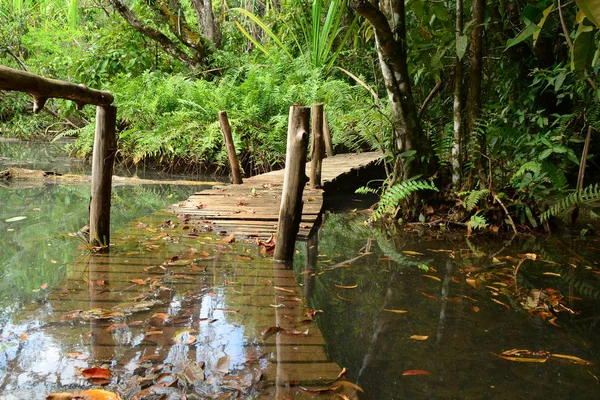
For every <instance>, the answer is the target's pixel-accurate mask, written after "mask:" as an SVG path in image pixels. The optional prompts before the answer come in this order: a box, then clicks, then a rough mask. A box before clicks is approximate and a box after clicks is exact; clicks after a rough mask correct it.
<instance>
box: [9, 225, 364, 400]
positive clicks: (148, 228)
mask: <svg viewBox="0 0 600 400" xmlns="http://www.w3.org/2000/svg"><path fill="white" fill-rule="evenodd" d="M168 217H169V214H166V213H165V214H163V215H160V216H154V217H152V216H151V217H148V218H145V219H144V221H143V222H141V221H140V222H135V223H132V224H131V227H130V228H129V229H126V230H123V231H120V232H117V234H115V236H114V238H113V239H114V240H113V246H114V247H113V251H111V253H110V254H92V255H89V254H88V255H84V256H82V257H80V258H79V259H77V260H76V261H75V262H73V263H72V264H71V265H69V266H68V268H67V270H68V273H67V276H66V277H65V278H64V279H63V280H61V281H60V282H59V283H58V284H56V285H55V286H54V287H53V288H47V289H43V290H44V292H45V294H44V303H45V304H44V306H40V304H38V303H35V304H31V305H30V306H28V307H26V308H25V309H24V310H23V312H22V313H21V316H20V318H19V319H20V321H22V322H19V321H15V322H14V324H12V325H11V327H9V328H7V329H5V330H4V331H3V333H4V334H5V338H6V341H7V343H6V344H7V345H8V346H12V345H13V344H14V346H16V347H15V348H17V347H18V351H15V352H13V353H11V355H9V356H8V359H7V360H5V363H6V364H5V366H6V369H5V372H6V374H5V375H4V376H3V375H2V374H1V373H0V393H4V395H6V396H8V397H7V398H10V399H12V398H15V399H16V398H28V399H38V398H39V399H43V398H46V396H47V395H48V394H50V393H51V392H65V391H74V390H81V389H87V388H91V387H94V386H95V385H103V387H104V388H105V389H107V390H111V391H114V392H119V393H120V394H121V395H122V396H123V398H124V399H146V398H158V397H159V396H160V395H161V394H162V395H165V396H167V395H169V396H170V397H169V398H183V397H177V396H178V394H180V393H187V394H188V395H189V394H193V395H194V396H197V397H193V396H192V397H191V398H219V399H221V398H259V399H284V398H290V399H295V398H299V399H300V398H301V399H308V398H313V396H315V398H319V399H327V398H333V397H334V395H335V391H332V392H331V393H329V394H325V395H323V394H319V393H314V392H311V391H310V390H311V389H310V388H311V387H313V388H314V387H321V388H322V387H323V386H325V387H327V386H329V385H330V384H332V382H335V381H337V380H338V375H339V374H340V372H341V368H340V366H339V365H338V364H337V363H335V362H331V361H330V360H329V358H328V356H327V354H326V351H325V340H324V338H323V335H322V333H321V331H320V330H319V328H318V326H317V325H316V321H314V319H316V318H320V317H318V316H314V313H315V311H314V310H311V309H310V308H309V306H308V299H306V298H305V297H304V295H303V288H301V287H300V286H299V285H298V282H297V280H296V277H295V274H294V271H293V270H292V269H287V268H286V267H285V266H284V264H280V263H277V262H273V261H272V260H271V257H270V256H268V255H265V254H261V253H260V251H259V250H258V248H257V246H256V244H254V243H252V242H251V243H241V242H240V243H238V242H231V243H230V240H228V239H223V238H219V237H216V236H215V235H214V233H212V232H208V233H204V234H194V233H192V232H191V230H190V229H189V226H188V225H186V224H181V223H173V222H171V221H165V220H167V219H168ZM302 276H303V277H304V279H305V280H307V279H314V277H312V278H311V277H310V276H308V275H306V274H304V275H302ZM305 284H306V285H305V286H306V287H308V286H309V285H310V283H309V282H305ZM42 349H46V350H47V349H50V350H47V351H46V350H42ZM33 354H35V356H33ZM98 367H102V368H108V369H109V370H110V376H107V377H105V379H97V380H94V379H86V378H85V377H84V376H82V372H81V370H82V369H83V368H98ZM0 372H2V370H0ZM18 376H27V377H28V380H22V379H20V378H19V379H17V377H18ZM39 382H45V383H44V384H43V385H41V384H38V383H39ZM302 388H305V389H302ZM306 388H309V389H308V391H307V389H306ZM341 389H344V387H341V388H340V390H341ZM346 393H347V395H348V396H350V397H347V398H353V397H352V396H351V392H346ZM153 395H155V397H153ZM11 396H12V397H11ZM198 396H199V397H198ZM0 397H2V396H0ZM3 398H4V397H3ZM161 398H163V397H161Z"/></svg>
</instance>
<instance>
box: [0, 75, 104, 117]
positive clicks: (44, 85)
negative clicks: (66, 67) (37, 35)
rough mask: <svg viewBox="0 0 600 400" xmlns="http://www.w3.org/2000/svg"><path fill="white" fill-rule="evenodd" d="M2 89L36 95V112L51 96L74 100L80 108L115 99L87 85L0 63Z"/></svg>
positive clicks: (101, 104) (0, 84)
mask: <svg viewBox="0 0 600 400" xmlns="http://www.w3.org/2000/svg"><path fill="white" fill-rule="evenodd" d="M0 90H14V91H19V92H25V93H29V94H31V95H33V97H34V109H33V111H34V112H36V113H37V112H39V111H40V110H41V109H42V108H43V107H44V104H45V103H46V100H47V99H48V98H50V97H55V98H59V99H66V100H72V101H74V102H75V103H77V105H78V108H79V107H81V106H82V105H84V104H94V105H96V106H108V105H110V104H111V103H112V102H113V101H114V97H113V95H112V94H111V93H109V92H105V91H100V90H95V89H90V88H88V87H86V86H85V85H75V84H74V83H70V82H65V81H59V80H57V79H50V78H44V77H42V76H38V75H35V74H32V73H30V72H27V71H20V70H18V69H13V68H9V67H5V66H2V65H0Z"/></svg>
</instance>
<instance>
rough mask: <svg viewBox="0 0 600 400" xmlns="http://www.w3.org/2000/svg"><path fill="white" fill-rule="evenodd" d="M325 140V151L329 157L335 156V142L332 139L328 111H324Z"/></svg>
mask: <svg viewBox="0 0 600 400" xmlns="http://www.w3.org/2000/svg"><path fill="white" fill-rule="evenodd" d="M323 141H324V142H325V152H326V154H327V157H333V156H334V155H335V153H334V152H333V142H332V141H331V131H330V130H329V121H327V113H326V112H323Z"/></svg>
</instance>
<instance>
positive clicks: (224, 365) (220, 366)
mask: <svg viewBox="0 0 600 400" xmlns="http://www.w3.org/2000/svg"><path fill="white" fill-rule="evenodd" d="M217 371H219V372H221V373H223V374H228V373H229V356H223V357H221V358H219V360H217Z"/></svg>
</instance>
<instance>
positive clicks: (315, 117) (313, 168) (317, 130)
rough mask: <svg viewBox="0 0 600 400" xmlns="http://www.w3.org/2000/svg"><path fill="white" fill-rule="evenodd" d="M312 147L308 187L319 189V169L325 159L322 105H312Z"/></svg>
mask: <svg viewBox="0 0 600 400" xmlns="http://www.w3.org/2000/svg"><path fill="white" fill-rule="evenodd" d="M311 116H312V123H311V130H312V146H311V154H310V186H311V187H313V188H319V187H321V167H322V166H323V158H325V143H324V142H323V103H319V104H313V105H312V111H311Z"/></svg>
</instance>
